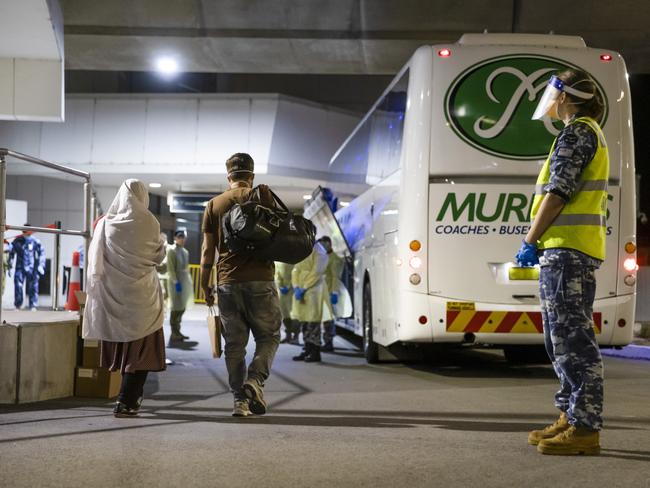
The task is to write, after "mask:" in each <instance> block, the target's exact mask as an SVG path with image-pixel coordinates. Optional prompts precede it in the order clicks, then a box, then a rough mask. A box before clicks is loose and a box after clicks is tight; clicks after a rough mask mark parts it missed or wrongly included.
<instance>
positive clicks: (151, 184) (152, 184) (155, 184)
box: [149, 183, 162, 188]
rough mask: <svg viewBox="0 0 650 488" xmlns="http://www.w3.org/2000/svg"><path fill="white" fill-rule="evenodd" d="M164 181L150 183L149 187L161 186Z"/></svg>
mask: <svg viewBox="0 0 650 488" xmlns="http://www.w3.org/2000/svg"><path fill="white" fill-rule="evenodd" d="M161 186H162V183H149V188H160V187H161Z"/></svg>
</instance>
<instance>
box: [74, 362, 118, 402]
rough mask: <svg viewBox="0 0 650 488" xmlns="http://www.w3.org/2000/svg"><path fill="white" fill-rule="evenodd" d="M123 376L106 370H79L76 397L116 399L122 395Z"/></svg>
mask: <svg viewBox="0 0 650 488" xmlns="http://www.w3.org/2000/svg"><path fill="white" fill-rule="evenodd" d="M121 383H122V375H121V374H120V372H119V371H115V372H113V373H111V372H110V371H109V370H108V369H106V368H77V374H76V375H75V396H79V397H92V398H115V397H116V396H117V395H118V394H119V393H120V385H121Z"/></svg>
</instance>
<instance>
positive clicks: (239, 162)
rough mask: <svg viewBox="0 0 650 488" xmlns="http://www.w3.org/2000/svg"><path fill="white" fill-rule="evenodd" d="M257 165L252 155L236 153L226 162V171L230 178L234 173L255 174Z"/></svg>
mask: <svg viewBox="0 0 650 488" xmlns="http://www.w3.org/2000/svg"><path fill="white" fill-rule="evenodd" d="M254 169H255V163H254V162H253V158H251V156H250V154H246V153H235V154H233V155H232V156H230V157H229V158H228V160H227V161H226V171H227V172H228V176H230V175H231V174H233V173H253V171H254Z"/></svg>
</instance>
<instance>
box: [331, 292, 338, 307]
mask: <svg viewBox="0 0 650 488" xmlns="http://www.w3.org/2000/svg"><path fill="white" fill-rule="evenodd" d="M330 302H331V303H332V305H336V304H337V303H339V294H338V293H330Z"/></svg>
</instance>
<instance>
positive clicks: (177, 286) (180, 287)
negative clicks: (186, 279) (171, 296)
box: [174, 281, 183, 293]
mask: <svg viewBox="0 0 650 488" xmlns="http://www.w3.org/2000/svg"><path fill="white" fill-rule="evenodd" d="M174 286H175V287H176V293H180V292H182V291H183V285H181V282H180V281H177V282H176V285H174Z"/></svg>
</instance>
